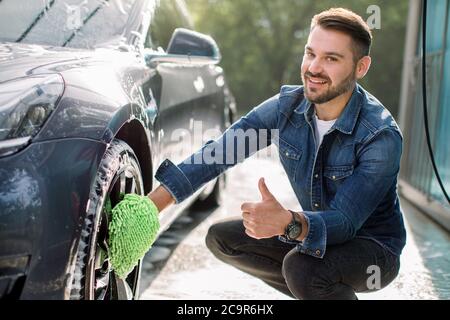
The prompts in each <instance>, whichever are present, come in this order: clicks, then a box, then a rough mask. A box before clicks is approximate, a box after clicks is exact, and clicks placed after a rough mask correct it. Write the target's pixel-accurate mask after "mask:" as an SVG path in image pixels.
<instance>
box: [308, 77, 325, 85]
mask: <svg viewBox="0 0 450 320" xmlns="http://www.w3.org/2000/svg"><path fill="white" fill-rule="evenodd" d="M308 81H309V82H310V83H312V84H326V83H327V81H326V80H319V79H311V78H308Z"/></svg>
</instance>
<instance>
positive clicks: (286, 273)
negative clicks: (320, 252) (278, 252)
mask: <svg viewBox="0 0 450 320" xmlns="http://www.w3.org/2000/svg"><path fill="white" fill-rule="evenodd" d="M321 264H323V261H322V260H320V259H317V258H314V257H311V256H308V255H304V254H301V253H300V252H298V251H296V250H295V249H294V250H292V251H290V252H289V253H288V254H287V255H286V257H285V258H284V260H283V268H282V273H283V277H284V279H285V281H286V284H287V286H288V288H289V290H290V291H291V292H292V294H293V295H294V296H295V297H296V298H297V299H302V300H309V299H320V296H321V292H322V290H323V288H324V287H326V284H325V283H324V281H323V279H322V277H323V274H321V272H323V268H322V265H321ZM321 270H322V271H321Z"/></svg>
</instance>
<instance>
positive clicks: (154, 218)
mask: <svg viewBox="0 0 450 320" xmlns="http://www.w3.org/2000/svg"><path fill="white" fill-rule="evenodd" d="M109 206H110V205H109ZM106 210H108V202H107V203H106ZM158 213H159V212H158V208H157V207H156V205H155V204H154V203H153V201H151V200H150V199H149V198H148V197H147V196H140V195H136V194H126V195H125V197H124V199H123V200H122V201H120V202H119V203H118V204H117V205H116V206H115V207H114V209H112V213H111V217H110V223H109V228H108V229H109V251H110V252H109V256H110V261H111V265H112V268H113V270H114V271H115V273H116V275H117V276H118V277H119V278H121V279H125V278H126V276H127V275H128V274H129V273H130V272H131V271H132V270H133V268H134V267H135V266H136V265H137V263H138V262H139V259H141V258H142V257H143V256H144V255H145V253H146V252H147V251H148V250H149V249H150V248H151V246H152V244H153V242H155V240H156V235H157V233H158V230H159V228H160V225H159V219H158Z"/></svg>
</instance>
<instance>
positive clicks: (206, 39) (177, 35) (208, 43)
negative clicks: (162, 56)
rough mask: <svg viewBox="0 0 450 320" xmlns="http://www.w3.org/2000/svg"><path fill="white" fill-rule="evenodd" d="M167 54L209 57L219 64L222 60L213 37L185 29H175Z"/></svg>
mask: <svg viewBox="0 0 450 320" xmlns="http://www.w3.org/2000/svg"><path fill="white" fill-rule="evenodd" d="M167 54H174V55H187V56H197V57H207V58H211V59H213V60H215V61H217V62H218V61H220V59H221V58H222V57H221V54H220V51H219V47H218V46H217V43H216V41H214V39H213V38H212V37H210V36H208V35H205V34H202V33H199V32H196V31H192V30H188V29H184V28H178V29H175V31H174V33H173V34H172V38H171V39H170V42H169V45H168V47H167Z"/></svg>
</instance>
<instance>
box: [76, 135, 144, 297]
mask: <svg viewBox="0 0 450 320" xmlns="http://www.w3.org/2000/svg"><path fill="white" fill-rule="evenodd" d="M128 193H136V194H140V195H143V194H144V187H143V179H142V173H141V169H140V166H139V163H138V160H137V157H136V155H135V154H134V152H133V150H132V149H131V148H130V147H129V146H128V145H127V144H126V143H125V142H124V141H121V140H117V139H115V140H113V141H112V142H111V144H110V146H109V148H108V149H107V150H106V152H105V155H104V156H103V158H102V160H101V163H100V166H99V168H98V171H97V176H96V179H95V182H94V184H93V186H92V189H91V192H90V195H89V204H88V209H87V212H86V218H85V221H84V226H83V229H82V231H81V235H80V239H79V244H78V249H77V256H76V262H75V265H74V266H73V269H72V270H73V272H72V273H71V274H72V281H71V282H69V283H71V288H70V299H73V300H132V299H137V298H138V296H139V278H140V271H141V261H140V262H139V264H138V265H137V266H136V267H135V268H134V269H133V271H132V272H131V273H130V274H129V275H128V277H127V279H126V280H121V279H119V278H118V277H116V275H115V273H114V271H113V270H111V265H110V262H109V257H108V213H107V210H106V208H105V207H106V205H107V203H108V202H110V208H113V207H114V206H115V205H116V204H117V203H118V202H119V201H120V200H121V199H122V197H123V194H128Z"/></svg>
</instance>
